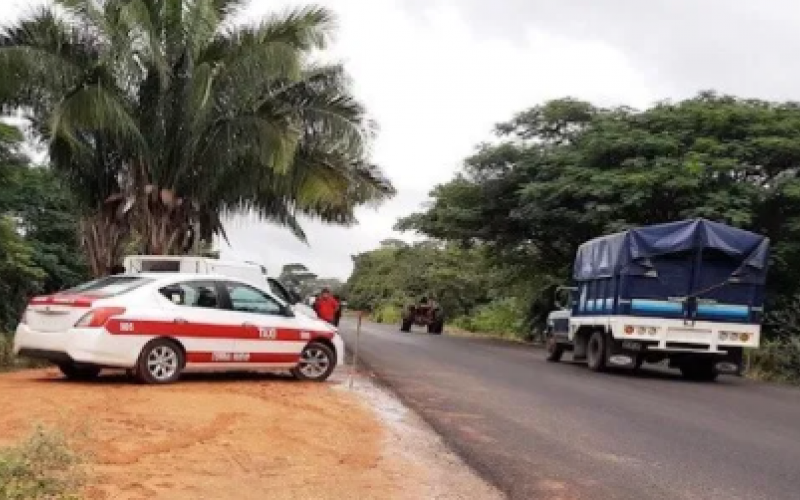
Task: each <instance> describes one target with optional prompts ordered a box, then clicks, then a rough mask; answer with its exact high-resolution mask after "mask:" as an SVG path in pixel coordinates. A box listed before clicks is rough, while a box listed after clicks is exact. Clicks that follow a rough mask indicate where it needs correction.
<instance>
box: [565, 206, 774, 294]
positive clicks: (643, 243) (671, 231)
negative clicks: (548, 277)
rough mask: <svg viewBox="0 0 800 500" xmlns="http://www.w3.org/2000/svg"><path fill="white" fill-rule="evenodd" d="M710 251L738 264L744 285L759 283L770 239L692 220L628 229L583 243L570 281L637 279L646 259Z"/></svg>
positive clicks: (732, 228)
mask: <svg viewBox="0 0 800 500" xmlns="http://www.w3.org/2000/svg"><path fill="white" fill-rule="evenodd" d="M703 248H712V249H715V250H719V251H721V252H724V253H726V254H728V255H730V256H731V257H734V258H736V259H738V260H739V261H740V262H741V263H742V266H741V268H740V270H739V271H738V272H737V273H736V274H737V276H739V277H740V278H742V279H743V280H744V281H747V282H751V283H763V280H764V278H765V275H766V271H767V263H768V260H769V239H768V238H766V237H765V236H761V235H758V234H755V233H751V232H749V231H744V230H742V229H738V228H735V227H731V226H728V225H725V224H721V223H719V222H712V221H709V220H705V219H691V220H685V221H678V222H670V223H666V224H657V225H653V226H646V227H641V228H635V229H629V230H627V231H623V232H621V233H615V234H610V235H608V236H602V237H600V238H595V239H593V240H590V241H587V242H586V243H584V244H583V245H581V246H580V247H579V248H578V253H577V255H576V256H575V266H574V269H573V278H574V279H575V280H577V281H585V280H591V279H599V278H609V277H612V276H615V275H620V274H632V275H641V274H644V273H645V272H647V271H648V270H649V269H650V265H649V263H648V262H647V259H649V258H653V257H657V256H659V255H665V254H670V253H676V252H683V251H687V250H694V249H703Z"/></svg>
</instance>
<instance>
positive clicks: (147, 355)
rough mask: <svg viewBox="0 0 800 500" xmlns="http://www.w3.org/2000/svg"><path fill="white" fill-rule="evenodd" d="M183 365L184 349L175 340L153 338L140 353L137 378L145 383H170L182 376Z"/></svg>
mask: <svg viewBox="0 0 800 500" xmlns="http://www.w3.org/2000/svg"><path fill="white" fill-rule="evenodd" d="M183 365H184V355H183V350H182V349H181V348H180V347H179V346H178V345H177V344H176V343H175V342H172V341H171V340H166V339H157V340H153V341H152V342H150V343H148V344H147V345H146V346H144V349H142V353H141V354H140V355H139V362H138V363H137V364H136V378H137V379H138V380H139V381H140V382H142V383H145V384H170V383H172V382H175V381H177V380H178V379H179V378H180V376H181V370H182V369H183Z"/></svg>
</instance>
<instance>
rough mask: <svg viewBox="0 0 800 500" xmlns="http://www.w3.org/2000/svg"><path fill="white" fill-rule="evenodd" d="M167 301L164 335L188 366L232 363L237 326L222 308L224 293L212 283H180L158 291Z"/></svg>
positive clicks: (183, 281) (190, 280) (217, 284)
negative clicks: (181, 349)
mask: <svg viewBox="0 0 800 500" xmlns="http://www.w3.org/2000/svg"><path fill="white" fill-rule="evenodd" d="M159 293H160V294H161V296H162V297H163V298H164V299H165V300H166V301H167V304H166V305H165V308H166V309H167V311H168V314H167V319H166V321H168V322H170V323H171V324H170V325H169V328H168V331H169V332H171V335H170V336H171V337H174V338H176V339H177V340H178V341H180V342H181V344H183V347H184V348H185V349H186V362H187V365H190V366H199V367H203V366H211V365H218V364H226V363H231V362H234V360H233V353H234V352H235V351H234V341H235V339H236V337H237V336H241V335H242V334H243V332H242V328H241V325H240V324H239V323H237V321H236V318H232V317H231V313H230V311H228V310H227V309H226V308H224V307H223V304H224V299H223V293H224V290H223V289H222V287H221V286H220V283H218V282H216V281H214V280H192V279H187V280H181V281H176V282H174V283H172V284H169V285H167V286H164V287H162V288H161V289H159Z"/></svg>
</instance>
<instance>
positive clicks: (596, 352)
mask: <svg viewBox="0 0 800 500" xmlns="http://www.w3.org/2000/svg"><path fill="white" fill-rule="evenodd" d="M607 350H608V349H607V348H606V334H605V333H604V332H602V331H601V330H597V331H595V332H594V333H592V336H591V337H589V344H588V345H587V347H586V361H587V364H588V365H589V369H590V370H592V371H593V372H603V371H606V369H607V368H608V359H607V358H608V355H607Z"/></svg>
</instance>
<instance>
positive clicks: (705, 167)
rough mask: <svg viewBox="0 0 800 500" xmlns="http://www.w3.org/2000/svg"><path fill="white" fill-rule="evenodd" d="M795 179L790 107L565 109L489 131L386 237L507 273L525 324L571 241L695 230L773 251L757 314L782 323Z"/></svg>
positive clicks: (569, 253)
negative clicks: (468, 255) (520, 299)
mask: <svg viewBox="0 0 800 500" xmlns="http://www.w3.org/2000/svg"><path fill="white" fill-rule="evenodd" d="M799 175H800V105H798V104H794V103H770V102H763V101H755V100H741V99H736V98H733V97H727V96H718V95H715V94H711V93H704V94H701V95H699V96H697V97H696V98H693V99H690V100H686V101H683V102H678V103H669V102H665V103H661V104H658V105H656V106H654V107H652V108H650V109H648V110H645V111H636V110H632V109H628V108H614V109H601V108H597V107H595V106H592V105H590V104H588V103H585V102H580V101H575V100H571V99H564V100H558V101H553V102H549V103H546V104H544V105H542V106H539V107H535V108H533V109H530V110H528V111H525V112H522V113H520V114H518V115H517V116H516V117H514V118H513V119H512V120H511V121H510V122H507V123H503V124H500V125H498V126H497V137H496V138H495V140H494V141H493V142H492V143H489V144H484V145H482V146H480V147H479V149H478V151H477V152H476V154H475V155H474V156H472V157H471V158H468V159H467V160H466V162H465V165H464V169H463V171H462V172H460V173H459V174H458V175H457V177H456V178H455V179H453V180H452V181H450V182H448V183H446V184H444V185H440V186H437V187H436V188H435V189H434V190H433V192H432V193H431V196H432V198H433V202H432V204H431V206H430V208H429V209H428V210H426V211H424V212H422V213H417V214H413V215H411V216H409V217H407V218H405V219H402V220H401V221H400V222H399V224H398V228H399V229H401V230H414V231H418V232H420V233H423V234H425V235H427V236H429V237H431V238H435V239H438V240H442V241H450V242H457V243H458V244H460V245H463V246H464V247H466V248H470V247H471V248H481V249H483V250H484V251H485V252H486V254H487V255H491V256H492V258H493V261H494V262H495V263H503V264H504V265H513V266H516V267H517V268H518V269H519V272H518V273H516V274H514V275H512V276H511V277H512V280H511V281H509V285H510V286H511V285H514V287H515V288H516V287H517V286H522V287H526V285H527V289H528V292H529V300H530V305H531V308H530V312H531V318H530V319H531V320H533V322H534V323H537V322H540V321H541V320H542V319H543V317H544V316H545V315H546V314H547V312H548V311H549V310H550V309H551V307H552V302H551V300H552V297H553V288H554V287H555V286H556V285H557V284H559V283H564V282H567V281H568V280H569V278H570V271H571V269H570V268H571V264H572V259H573V256H574V253H575V250H576V248H577V246H578V245H579V244H580V243H582V242H583V241H585V240H588V239H590V238H593V237H596V236H599V235H602V234H607V233H609V232H613V231H617V230H619V229H623V228H627V227H630V226H635V225H642V224H651V223H658V222H665V221H673V220H679V219H683V218H689V217H706V218H709V219H712V220H716V221H721V222H726V223H729V224H732V225H735V226H739V227H743V228H746V229H750V230H753V231H756V232H759V233H763V234H766V235H768V236H769V237H770V238H771V239H772V242H773V249H774V250H773V259H772V262H771V269H770V274H769V285H768V307H769V309H770V310H772V311H781V310H783V309H785V308H786V307H790V306H789V305H788V304H790V303H791V302H792V298H793V297H794V296H795V295H796V294H797V293H798V291H800V244H798V242H799V241H800V177H799ZM512 296H513V295H512ZM774 331H775V329H774V328H773V332H774Z"/></svg>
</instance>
